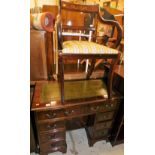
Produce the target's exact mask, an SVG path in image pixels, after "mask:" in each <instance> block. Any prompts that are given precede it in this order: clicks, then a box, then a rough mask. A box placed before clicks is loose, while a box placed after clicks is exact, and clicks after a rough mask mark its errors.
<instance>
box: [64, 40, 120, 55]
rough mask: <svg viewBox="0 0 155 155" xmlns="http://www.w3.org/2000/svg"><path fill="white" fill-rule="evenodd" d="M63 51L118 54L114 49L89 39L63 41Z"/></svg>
mask: <svg viewBox="0 0 155 155" xmlns="http://www.w3.org/2000/svg"><path fill="white" fill-rule="evenodd" d="M62 53H69V54H71V53H73V54H118V51H117V50H116V49H112V48H109V47H106V46H103V45H100V44H97V43H95V42H89V41H65V42H63V50H62Z"/></svg>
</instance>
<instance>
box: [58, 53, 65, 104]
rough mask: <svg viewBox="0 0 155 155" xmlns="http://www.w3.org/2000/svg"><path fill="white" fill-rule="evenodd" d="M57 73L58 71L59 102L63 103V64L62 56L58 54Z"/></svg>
mask: <svg viewBox="0 0 155 155" xmlns="http://www.w3.org/2000/svg"><path fill="white" fill-rule="evenodd" d="M59 73H60V77H59V78H60V90H61V102H62V104H63V103H64V64H63V57H62V55H59Z"/></svg>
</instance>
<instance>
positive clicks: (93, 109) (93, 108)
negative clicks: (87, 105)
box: [91, 106, 99, 111]
mask: <svg viewBox="0 0 155 155" xmlns="http://www.w3.org/2000/svg"><path fill="white" fill-rule="evenodd" d="M98 109H99V106H96V107H91V110H92V111H97V110H98Z"/></svg>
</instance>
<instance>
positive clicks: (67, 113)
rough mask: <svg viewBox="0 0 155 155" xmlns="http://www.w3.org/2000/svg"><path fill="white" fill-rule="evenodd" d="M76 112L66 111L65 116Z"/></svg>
mask: <svg viewBox="0 0 155 155" xmlns="http://www.w3.org/2000/svg"><path fill="white" fill-rule="evenodd" d="M74 112H75V111H74V110H71V111H67V110H66V111H65V112H64V113H65V115H66V116H67V115H69V114H72V113H74Z"/></svg>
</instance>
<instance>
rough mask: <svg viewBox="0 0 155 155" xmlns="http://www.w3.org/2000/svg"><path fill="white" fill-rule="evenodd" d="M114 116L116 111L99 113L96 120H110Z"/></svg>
mask: <svg viewBox="0 0 155 155" xmlns="http://www.w3.org/2000/svg"><path fill="white" fill-rule="evenodd" d="M113 116H114V112H106V113H98V114H96V122H101V121H106V120H110V119H112V118H113Z"/></svg>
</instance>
